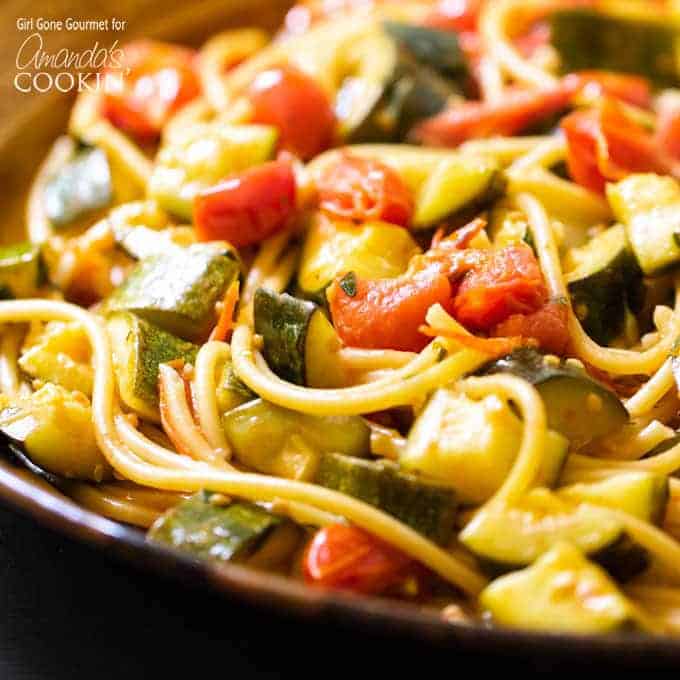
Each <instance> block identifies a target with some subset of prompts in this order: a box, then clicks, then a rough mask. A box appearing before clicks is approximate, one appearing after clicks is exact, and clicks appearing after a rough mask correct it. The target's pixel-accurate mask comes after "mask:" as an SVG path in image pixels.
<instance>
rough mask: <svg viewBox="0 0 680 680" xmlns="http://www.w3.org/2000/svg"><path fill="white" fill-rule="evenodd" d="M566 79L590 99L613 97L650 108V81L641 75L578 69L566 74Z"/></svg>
mask: <svg viewBox="0 0 680 680" xmlns="http://www.w3.org/2000/svg"><path fill="white" fill-rule="evenodd" d="M564 81H565V82H566V83H568V85H569V86H571V85H572V83H573V88H574V90H576V91H577V92H579V93H581V94H584V95H586V96H587V97H588V99H592V100H595V101H596V100H598V99H601V98H602V97H613V98H614V99H620V100H621V101H623V102H627V103H628V104H633V105H634V106H639V107H640V108H649V107H650V106H651V103H652V90H651V87H650V85H649V81H648V80H647V79H646V78H643V77H641V76H634V75H629V74H626V73H614V72H613V71H578V72H576V73H570V74H569V75H568V76H565V78H564Z"/></svg>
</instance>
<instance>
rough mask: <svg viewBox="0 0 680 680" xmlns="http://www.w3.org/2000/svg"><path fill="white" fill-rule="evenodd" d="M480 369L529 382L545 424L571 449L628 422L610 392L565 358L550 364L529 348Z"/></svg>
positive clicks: (619, 404)
mask: <svg viewBox="0 0 680 680" xmlns="http://www.w3.org/2000/svg"><path fill="white" fill-rule="evenodd" d="M480 372H481V373H483V374H487V375H489V374H493V373H512V374H513V375H517V376H519V377H520V378H523V379H524V380H526V381H528V382H530V383H531V384H532V385H533V386H534V387H535V388H536V389H537V390H538V392H539V394H540V395H541V397H542V398H543V402H544V404H545V408H546V412H547V416H548V427H550V428H551V429H553V430H556V431H557V432H560V433H561V434H563V435H564V436H565V437H567V439H569V440H570V442H571V443H572V445H573V446H574V447H575V448H579V447H581V446H582V445H583V444H585V443H586V442H588V441H590V440H591V439H594V438H595V437H601V436H603V435H605V434H608V433H610V432H614V431H615V430H618V429H619V428H621V427H623V425H625V424H626V423H627V422H628V412H627V411H626V408H625V406H624V405H623V404H622V403H621V400H620V399H619V398H618V397H617V396H616V394H614V392H612V391H611V390H610V389H608V388H606V387H605V386H604V385H602V384H601V383H599V382H597V381H596V380H593V379H592V378H591V377H590V376H589V375H588V374H587V373H586V372H585V370H582V369H579V368H576V367H574V366H572V365H570V364H568V363H566V362H565V361H562V362H555V363H553V362H552V361H551V360H550V359H549V358H547V357H544V356H543V355H542V354H539V353H538V352H536V351H535V350H533V349H530V348H526V347H525V348H521V349H518V350H515V351H514V352H512V353H511V354H509V355H508V356H506V357H503V358H502V359H498V360H497V361H494V362H492V363H491V364H490V365H488V366H486V367H485V368H482V369H481V371H480ZM584 412H585V413H587V417H584Z"/></svg>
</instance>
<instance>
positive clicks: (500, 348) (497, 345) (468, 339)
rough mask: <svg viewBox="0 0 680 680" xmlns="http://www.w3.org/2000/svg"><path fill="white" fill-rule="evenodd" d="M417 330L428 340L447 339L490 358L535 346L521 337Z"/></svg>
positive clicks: (429, 329)
mask: <svg viewBox="0 0 680 680" xmlns="http://www.w3.org/2000/svg"><path fill="white" fill-rule="evenodd" d="M418 330H419V331H420V332H421V333H422V334H423V335H427V336H428V337H430V338H436V337H437V336H441V337H444V338H449V339H450V340H455V341H456V342H459V343H460V344H461V345H463V346H465V347H468V348H470V349H475V350H477V351H479V352H483V353H484V354H488V355H489V356H491V357H498V356H503V355H504V354H509V353H510V352H512V350H514V349H517V348H518V347H523V346H527V345H534V344H535V342H534V341H533V340H532V339H531V338H523V337H521V336H514V337H510V338H480V337H478V336H476V335H468V334H467V333H457V332H456V331H453V330H451V329H449V328H438V327H435V326H421V327H420V328H419V329H418Z"/></svg>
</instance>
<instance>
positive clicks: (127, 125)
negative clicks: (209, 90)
mask: <svg viewBox="0 0 680 680" xmlns="http://www.w3.org/2000/svg"><path fill="white" fill-rule="evenodd" d="M123 55H124V56H123V59H122V62H121V65H120V68H119V69H117V71H116V73H121V74H122V84H123V87H122V89H121V90H120V91H114V90H113V88H111V87H109V88H107V90H106V92H105V94H104V96H103V100H102V113H103V115H104V116H105V117H106V118H108V119H109V120H110V121H111V122H112V123H113V124H114V125H115V126H116V127H117V128H119V129H121V130H123V131H124V132H126V133H128V134H130V135H132V136H133V137H135V138H136V139H138V140H140V141H141V142H149V141H153V140H154V139H156V138H157V137H158V136H159V134H160V132H161V130H162V129H163V126H164V125H165V123H166V122H167V121H168V119H169V118H170V117H171V116H172V115H173V114H174V113H175V112H176V111H177V110H178V109H180V108H181V107H182V106H184V105H185V104H187V103H188V102H190V101H191V100H192V99H194V98H195V97H197V96H198V95H199V94H200V92H201V85H200V81H199V78H198V75H197V73H196V70H195V62H196V52H195V51H194V50H190V49H187V48H185V47H178V46H176V45H170V44H167V43H162V42H154V41H151V40H143V41H139V42H134V43H130V44H129V45H127V46H126V47H125V48H124V50H123Z"/></svg>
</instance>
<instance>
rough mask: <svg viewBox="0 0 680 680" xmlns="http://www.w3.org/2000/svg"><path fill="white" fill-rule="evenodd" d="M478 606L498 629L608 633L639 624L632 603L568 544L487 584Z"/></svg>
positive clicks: (555, 548)
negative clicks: (499, 626) (513, 628)
mask: <svg viewBox="0 0 680 680" xmlns="http://www.w3.org/2000/svg"><path fill="white" fill-rule="evenodd" d="M480 604H481V606H482V608H483V609H484V610H486V611H487V612H488V613H489V614H491V616H492V618H493V620H494V621H495V622H496V623H498V624H500V625H501V626H512V627H515V628H526V629H529V630H540V631H546V630H548V631H557V632H565V633H584V634H585V633H609V632H613V631H622V630H631V629H638V628H640V625H641V622H640V617H639V612H638V611H637V609H636V607H635V606H634V605H633V603H632V602H631V601H630V600H629V599H628V598H627V597H626V596H625V595H624V594H623V593H622V592H621V591H620V590H619V588H618V587H617V585H616V584H615V583H614V582H613V581H612V580H611V579H610V578H609V576H608V575H607V574H606V573H605V572H604V571H603V570H602V569H600V568H599V567H598V566H596V565H594V564H592V563H591V562H589V561H588V560H587V559H586V558H585V557H584V556H583V554H582V553H581V552H580V551H579V550H578V549H577V548H575V547H574V546H573V545H570V544H569V543H559V544H557V545H556V546H555V547H554V548H552V549H551V550H550V551H549V552H547V553H546V554H545V555H543V556H542V557H541V558H540V559H538V560H537V561H536V563H535V564H533V565H532V566H531V567H528V568H527V569H523V570H522V571H517V572H515V573H513V574H507V575H505V576H501V577H500V578H498V579H496V580H495V581H493V582H492V583H491V584H490V585H488V586H487V587H486V588H485V589H484V590H483V591H482V594H481V595H480Z"/></svg>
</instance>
